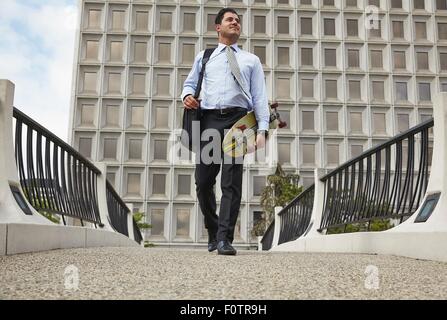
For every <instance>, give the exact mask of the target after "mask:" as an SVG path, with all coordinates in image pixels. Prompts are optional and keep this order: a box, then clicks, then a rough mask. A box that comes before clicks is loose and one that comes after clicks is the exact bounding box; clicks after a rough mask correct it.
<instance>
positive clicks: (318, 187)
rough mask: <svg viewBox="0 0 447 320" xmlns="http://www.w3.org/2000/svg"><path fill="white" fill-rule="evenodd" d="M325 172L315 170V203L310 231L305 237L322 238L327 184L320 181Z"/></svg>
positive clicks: (319, 169) (318, 169)
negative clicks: (321, 230) (320, 229)
mask: <svg viewBox="0 0 447 320" xmlns="http://www.w3.org/2000/svg"><path fill="white" fill-rule="evenodd" d="M324 173H325V172H324V170H323V169H321V168H316V169H315V170H314V181H315V182H314V184H315V191H314V203H313V208H312V215H311V217H310V223H309V227H308V228H310V229H309V230H307V231H306V232H305V233H304V235H303V237H311V236H320V235H321V233H320V232H319V231H318V229H319V228H320V225H321V219H322V218H323V210H324V188H325V183H324V182H322V181H321V180H320V178H321V177H322V176H323V175H324Z"/></svg>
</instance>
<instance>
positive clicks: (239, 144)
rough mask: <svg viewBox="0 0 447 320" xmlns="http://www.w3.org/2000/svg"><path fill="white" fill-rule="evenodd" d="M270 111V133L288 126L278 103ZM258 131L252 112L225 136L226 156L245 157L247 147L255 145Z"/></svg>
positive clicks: (224, 147) (223, 143)
mask: <svg viewBox="0 0 447 320" xmlns="http://www.w3.org/2000/svg"><path fill="white" fill-rule="evenodd" d="M269 109H270V124H269V131H270V130H274V129H276V128H284V127H285V126H287V123H285V122H284V121H282V120H281V117H280V114H279V113H278V111H277V109H278V103H272V104H270V106H269ZM257 130H258V123H257V121H256V117H255V114H254V112H253V111H251V112H249V113H247V114H246V115H245V116H244V117H242V118H241V119H239V120H238V121H237V122H236V123H235V124H234V125H233V126H232V127H231V129H230V130H229V131H228V132H227V133H226V134H225V137H224V139H223V142H222V151H223V152H224V154H226V155H228V156H230V157H233V158H238V157H241V156H243V155H245V154H246V153H247V147H248V146H249V145H254V143H255V141H256V133H257Z"/></svg>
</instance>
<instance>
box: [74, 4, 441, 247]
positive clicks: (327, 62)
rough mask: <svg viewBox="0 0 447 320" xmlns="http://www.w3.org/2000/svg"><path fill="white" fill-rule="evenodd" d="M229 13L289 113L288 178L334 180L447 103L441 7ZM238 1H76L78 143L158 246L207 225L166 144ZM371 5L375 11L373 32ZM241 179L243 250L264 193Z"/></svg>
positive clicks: (253, 8)
mask: <svg viewBox="0 0 447 320" xmlns="http://www.w3.org/2000/svg"><path fill="white" fill-rule="evenodd" d="M233 2H234V6H236V7H237V9H236V10H237V11H238V12H239V13H240V14H241V21H242V37H241V39H240V41H239V45H240V46H241V47H243V49H245V50H248V51H250V52H251V53H254V54H256V55H257V56H258V57H259V59H260V61H261V62H262V64H263V68H264V73H265V81H266V88H267V93H268V97H269V100H273V101H275V100H276V101H278V102H279V103H280V105H281V108H282V107H283V106H284V108H283V109H280V110H283V113H282V116H283V117H284V119H287V123H288V126H287V128H286V129H285V130H279V131H278V141H277V144H276V146H275V150H277V151H278V152H277V154H278V158H277V159H276V160H277V161H278V162H280V163H282V164H283V165H284V167H285V168H287V170H290V171H294V170H296V171H297V172H299V171H302V169H303V168H304V169H305V170H304V171H303V172H304V173H309V172H311V171H312V170H313V168H315V167H316V166H320V167H323V168H327V169H328V170H329V168H333V167H334V166H336V165H337V164H340V163H341V162H343V161H345V160H348V159H349V158H350V157H353V156H355V155H358V154H360V153H361V152H363V151H365V150H367V149H368V148H370V147H371V146H372V145H373V143H375V142H376V141H382V140H383V139H386V138H387V137H390V136H392V135H394V134H395V133H396V132H399V131H401V130H404V129H405V128H409V127H412V126H414V125H415V124H417V122H418V121H419V117H418V116H415V115H418V114H420V110H424V113H427V114H429V113H430V108H431V106H432V99H433V98H434V95H435V94H436V92H437V91H438V90H445V91H447V76H446V74H447V49H446V46H447V19H446V12H447V11H446V10H447V1H444V0H433V1H432V0H430V1H428V0H412V1H403V0H361V1H360V0H343V1H333V0H297V1H290V0H289V1H288V0H275V1H265V0H255V1H248V2H247V1H233ZM233 2H231V3H230V2H228V1H224V2H216V1H164V0H155V1H130V0H119V1H118V0H115V1H106V0H82V1H80V3H81V4H82V7H81V10H82V14H81V19H80V20H81V24H80V30H79V32H80V34H79V44H78V46H79V48H78V51H79V53H78V54H79V56H78V57H77V59H76V61H77V62H76V68H77V71H76V72H77V74H76V75H75V77H74V78H75V79H77V81H76V82H75V83H74V86H75V88H74V90H73V92H75V99H74V103H73V106H72V110H73V111H72V112H73V113H74V114H73V117H71V118H72V119H73V123H71V126H72V127H73V131H72V136H71V140H72V141H71V142H72V144H73V145H74V146H76V148H78V150H79V151H80V152H81V153H82V154H84V155H85V156H86V157H88V158H90V159H92V160H94V161H105V162H106V163H109V162H111V164H112V165H113V166H112V167H111V168H108V171H107V172H108V173H109V172H110V174H112V173H113V174H114V181H115V183H116V187H117V190H119V191H120V192H121V196H122V197H123V199H124V200H125V201H129V200H131V201H132V202H137V203H138V204H139V207H140V208H141V210H142V211H145V212H146V214H147V215H146V216H147V218H148V222H150V223H151V224H152V225H153V228H152V229H151V230H149V231H148V232H147V235H148V236H153V237H154V239H158V240H157V241H167V242H173V241H174V240H175V241H187V242H188V241H189V242H191V241H192V242H197V241H202V240H200V239H199V237H200V236H196V235H195V234H196V233H197V232H194V231H193V230H201V228H202V226H203V221H200V218H201V217H202V215H201V213H200V209H199V206H198V203H197V201H196V199H195V197H194V192H195V191H194V174H193V172H194V164H193V159H192V158H193V157H192V156H191V155H190V156H189V158H188V157H186V160H185V162H182V163H180V164H178V163H176V162H174V161H171V160H172V159H171V157H172V154H174V153H176V152H173V150H172V148H171V147H172V146H173V144H174V142H173V140H171V137H170V135H171V133H173V132H174V131H175V129H178V128H179V127H180V124H181V120H182V119H181V116H182V101H181V99H180V92H181V90H182V85H183V82H184V79H185V77H186V76H187V75H188V73H189V71H190V68H191V66H192V64H193V62H194V59H195V57H196V55H197V53H198V52H200V51H202V50H204V49H205V48H207V47H214V46H215V44H216V42H217V41H216V36H217V34H216V30H215V25H214V19H215V14H216V12H217V11H218V9H219V7H218V6H220V5H222V6H227V5H230V4H233ZM216 5H217V6H216ZM367 5H375V6H377V7H380V12H379V21H378V24H377V28H372V29H370V30H368V29H367V28H365V27H364V22H365V19H364V16H363V12H364V9H365V7H366V6H367ZM230 6H232V5H230ZM374 27H376V26H374ZM425 110H426V111H427V112H425ZM351 136H352V137H354V138H352V137H351ZM346 157H348V159H345V158H346ZM182 161H183V160H182ZM109 169H110V170H111V171H109ZM177 170H179V172H181V173H179V172H177ZM244 170H245V171H246V172H245V173H244V182H243V183H244V186H243V190H245V191H244V192H243V195H242V206H241V215H240V219H241V220H240V223H241V227H240V233H241V238H240V239H242V240H236V239H235V241H247V239H248V234H249V231H247V228H246V226H249V225H250V221H252V220H251V219H252V213H253V212H254V211H257V210H259V196H260V195H261V193H262V189H263V187H264V186H265V182H266V181H265V175H261V174H259V172H257V170H258V169H253V167H252V166H247V167H245V168H244ZM253 170H255V172H254V171H253ZM247 171H248V172H247ZM308 176H312V174H310V175H306V174H304V175H303V177H308ZM218 184H219V183H217V185H216V189H219V186H218ZM216 193H217V194H218V195H219V191H217V190H216ZM190 231H191V232H190ZM198 233H200V232H198ZM238 239H239V238H238Z"/></svg>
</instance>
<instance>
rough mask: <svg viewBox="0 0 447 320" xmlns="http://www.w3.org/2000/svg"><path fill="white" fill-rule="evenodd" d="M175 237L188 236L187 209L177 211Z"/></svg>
mask: <svg viewBox="0 0 447 320" xmlns="http://www.w3.org/2000/svg"><path fill="white" fill-rule="evenodd" d="M176 214H177V231H176V235H177V237H188V236H189V216H190V210H189V209H177V210H176Z"/></svg>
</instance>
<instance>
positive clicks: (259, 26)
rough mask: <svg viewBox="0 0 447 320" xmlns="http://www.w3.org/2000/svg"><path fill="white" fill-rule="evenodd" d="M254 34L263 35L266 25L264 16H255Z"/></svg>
mask: <svg viewBox="0 0 447 320" xmlns="http://www.w3.org/2000/svg"><path fill="white" fill-rule="evenodd" d="M254 18H255V21H254V24H255V33H262V34H265V32H266V31H265V30H266V28H265V27H266V23H265V16H255V17H254Z"/></svg>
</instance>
